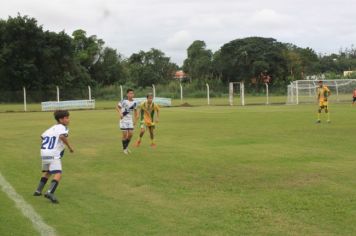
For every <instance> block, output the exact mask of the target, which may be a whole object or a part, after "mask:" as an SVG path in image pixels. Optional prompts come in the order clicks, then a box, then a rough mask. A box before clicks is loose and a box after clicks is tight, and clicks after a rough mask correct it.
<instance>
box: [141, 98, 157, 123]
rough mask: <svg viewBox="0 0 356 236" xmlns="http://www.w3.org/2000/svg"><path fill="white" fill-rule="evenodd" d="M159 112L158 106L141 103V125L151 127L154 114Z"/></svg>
mask: <svg viewBox="0 0 356 236" xmlns="http://www.w3.org/2000/svg"><path fill="white" fill-rule="evenodd" d="M158 111H159V106H158V105H157V104H155V103H154V102H152V103H151V104H148V102H147V101H146V102H143V103H142V104H141V105H140V120H141V123H144V124H145V125H146V126H152V125H153V122H154V116H155V112H158Z"/></svg>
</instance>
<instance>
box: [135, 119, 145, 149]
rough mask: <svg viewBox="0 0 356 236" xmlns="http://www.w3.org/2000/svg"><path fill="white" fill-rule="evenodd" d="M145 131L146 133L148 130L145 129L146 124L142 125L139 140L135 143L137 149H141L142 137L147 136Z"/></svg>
mask: <svg viewBox="0 0 356 236" xmlns="http://www.w3.org/2000/svg"><path fill="white" fill-rule="evenodd" d="M145 131H146V129H145V126H144V124H141V129H140V135H139V137H138V140H137V141H136V143H135V147H139V146H140V144H141V141H142V137H143V135H144V134H145Z"/></svg>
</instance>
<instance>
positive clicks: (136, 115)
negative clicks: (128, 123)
mask: <svg viewBox="0 0 356 236" xmlns="http://www.w3.org/2000/svg"><path fill="white" fill-rule="evenodd" d="M137 120H138V111H137V109H135V110H134V125H136V124H137Z"/></svg>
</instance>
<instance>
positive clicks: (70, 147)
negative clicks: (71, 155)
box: [59, 134, 74, 152]
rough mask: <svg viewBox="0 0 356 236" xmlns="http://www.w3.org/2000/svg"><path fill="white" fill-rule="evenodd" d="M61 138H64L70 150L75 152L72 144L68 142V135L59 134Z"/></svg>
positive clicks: (63, 140)
mask: <svg viewBox="0 0 356 236" xmlns="http://www.w3.org/2000/svg"><path fill="white" fill-rule="evenodd" d="M59 139H60V140H62V142H63V143H64V144H65V145H66V146H67V147H68V149H69V151H70V152H74V149H73V148H72V146H71V145H70V144H69V142H68V138H67V137H66V136H64V135H63V134H61V135H60V136H59Z"/></svg>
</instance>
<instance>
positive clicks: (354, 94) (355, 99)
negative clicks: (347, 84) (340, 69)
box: [352, 88, 356, 105]
mask: <svg viewBox="0 0 356 236" xmlns="http://www.w3.org/2000/svg"><path fill="white" fill-rule="evenodd" d="M355 102H356V88H355V89H354V93H353V96H352V105H355Z"/></svg>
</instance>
